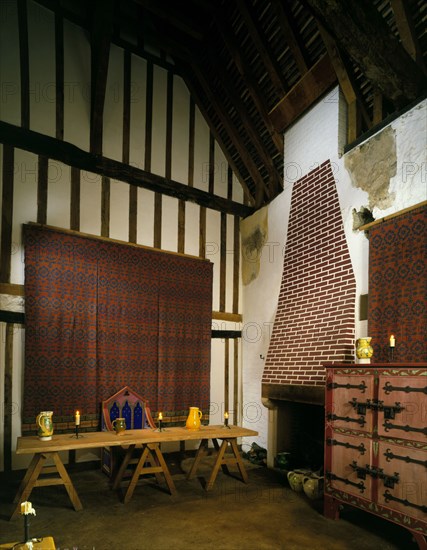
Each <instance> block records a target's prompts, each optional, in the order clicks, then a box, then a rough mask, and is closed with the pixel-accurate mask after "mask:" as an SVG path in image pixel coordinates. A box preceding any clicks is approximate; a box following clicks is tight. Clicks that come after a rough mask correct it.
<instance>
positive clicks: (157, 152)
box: [151, 66, 167, 176]
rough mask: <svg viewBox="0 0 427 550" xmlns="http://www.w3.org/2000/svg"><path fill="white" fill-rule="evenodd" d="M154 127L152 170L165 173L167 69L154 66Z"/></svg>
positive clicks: (156, 172)
mask: <svg viewBox="0 0 427 550" xmlns="http://www.w3.org/2000/svg"><path fill="white" fill-rule="evenodd" d="M153 78H154V81H153V128H152V137H153V143H152V151H151V154H152V156H151V171H152V172H153V173H154V174H158V175H159V176H164V175H165V168H166V83H167V71H165V69H162V68H161V67H158V66H154V72H153Z"/></svg>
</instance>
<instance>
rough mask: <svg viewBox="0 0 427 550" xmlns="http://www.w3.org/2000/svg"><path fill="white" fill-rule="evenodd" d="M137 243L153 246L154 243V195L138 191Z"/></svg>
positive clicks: (142, 190) (149, 192) (145, 191)
mask: <svg viewBox="0 0 427 550" xmlns="http://www.w3.org/2000/svg"><path fill="white" fill-rule="evenodd" d="M137 219H138V226H137V239H136V240H137V243H139V244H143V245H145V246H153V242H154V193H153V192H152V191H148V190H147V189H138V213H137Z"/></svg>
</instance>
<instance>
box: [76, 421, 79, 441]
mask: <svg viewBox="0 0 427 550" xmlns="http://www.w3.org/2000/svg"><path fill="white" fill-rule="evenodd" d="M78 438H79V425H78V424H76V439H78Z"/></svg>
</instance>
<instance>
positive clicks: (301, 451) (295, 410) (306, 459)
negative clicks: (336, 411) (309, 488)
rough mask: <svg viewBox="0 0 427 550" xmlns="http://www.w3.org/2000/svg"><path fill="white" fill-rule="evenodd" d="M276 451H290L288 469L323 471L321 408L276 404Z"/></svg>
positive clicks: (284, 402)
mask: <svg viewBox="0 0 427 550" xmlns="http://www.w3.org/2000/svg"><path fill="white" fill-rule="evenodd" d="M275 405H277V406H278V413H277V424H276V448H277V452H278V453H279V452H289V453H291V455H290V464H289V465H290V468H292V469H295V468H306V469H309V470H311V471H313V472H317V471H319V470H323V452H324V429H325V420H324V407H323V406H321V405H313V404H308V403H298V402H293V401H275Z"/></svg>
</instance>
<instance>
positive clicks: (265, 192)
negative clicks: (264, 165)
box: [191, 63, 270, 207]
mask: <svg viewBox="0 0 427 550" xmlns="http://www.w3.org/2000/svg"><path fill="white" fill-rule="evenodd" d="M191 70H192V71H193V73H194V75H195V76H196V78H197V81H198V82H199V85H200V86H201V87H202V89H203V94H204V97H205V98H206V99H207V100H208V101H209V103H210V104H211V105H212V106H213V107H214V109H215V112H216V114H217V116H218V118H219V119H220V121H221V124H222V125H223V127H224V129H225V131H226V132H227V134H228V136H229V138H230V140H231V142H232V144H233V147H234V148H235V149H236V151H237V152H238V154H239V156H240V158H241V160H242V162H243V164H244V165H245V167H246V170H247V171H248V173H249V175H250V176H251V178H252V180H253V181H254V183H255V187H256V193H255V196H254V200H255V206H256V207H258V206H260V205H261V204H263V203H264V199H265V197H267V198H270V191H269V189H268V188H267V186H266V184H265V182H264V180H263V179H262V176H261V174H260V173H259V171H258V167H257V166H256V164H255V162H254V161H253V159H252V156H251V155H250V153H249V151H248V150H247V149H246V147H245V146H244V145H243V143H242V139H241V136H240V135H239V133H238V132H237V130H236V128H235V127H234V125H233V123H232V121H231V120H230V117H229V115H228V114H227V112H226V110H225V109H224V106H223V105H222V104H221V103H220V101H219V99H218V97H217V95H216V94H214V92H213V91H212V88H211V86H210V84H209V83H208V82H207V80H206V79H205V76H204V74H202V72H201V70H200V68H199V66H198V65H196V64H194V63H193V64H192V65H191Z"/></svg>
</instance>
